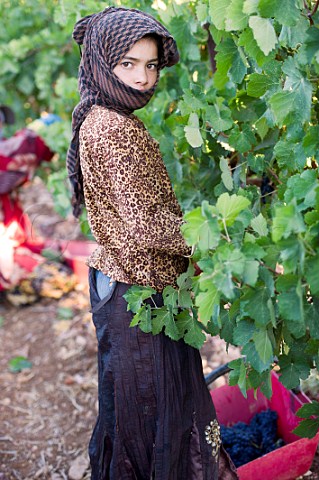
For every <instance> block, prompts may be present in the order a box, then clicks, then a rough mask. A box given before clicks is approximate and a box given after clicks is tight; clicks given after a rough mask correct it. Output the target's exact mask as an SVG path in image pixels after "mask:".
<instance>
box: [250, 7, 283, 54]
mask: <svg viewBox="0 0 319 480" xmlns="http://www.w3.org/2000/svg"><path fill="white" fill-rule="evenodd" d="M249 26H250V28H251V29H252V31H253V34H254V38H255V40H256V42H257V45H258V47H259V48H260V50H261V51H262V52H263V53H264V54H265V55H268V54H269V53H270V52H271V51H272V50H273V49H274V48H275V46H276V43H277V36H276V32H275V29H274V27H273V25H272V23H271V21H270V20H269V19H268V18H261V17H258V16H257V15H253V16H251V17H250V18H249Z"/></svg>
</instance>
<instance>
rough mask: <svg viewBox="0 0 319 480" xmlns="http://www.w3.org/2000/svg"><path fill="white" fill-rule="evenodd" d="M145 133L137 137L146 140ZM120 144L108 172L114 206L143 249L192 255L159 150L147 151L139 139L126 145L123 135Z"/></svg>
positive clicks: (111, 154)
mask: <svg viewBox="0 0 319 480" xmlns="http://www.w3.org/2000/svg"><path fill="white" fill-rule="evenodd" d="M137 129H138V128H137ZM129 133H130V137H131V136H132V133H133V134H134V132H132V131H130V132H129ZM145 135H148V134H147V133H146V132H137V134H136V137H135V138H137V140H138V139H139V140H143V136H144V138H145ZM150 141H151V142H152V141H153V140H150V139H148V142H150ZM114 143H115V142H114V138H113V142H112V144H113V145H114ZM116 143H117V145H119V148H116V147H114V148H113V149H112V151H111V152H110V155H109V158H110V164H109V169H108V175H109V178H110V181H111V186H112V194H113V201H114V203H113V205H114V206H115V208H116V209H117V211H118V215H119V216H120V218H121V219H122V221H123V222H124V224H125V226H126V229H127V230H128V231H129V232H130V235H131V236H132V237H133V238H134V239H135V241H136V242H138V243H139V245H141V246H142V247H143V248H146V249H148V248H151V249H152V248H153V249H157V250H162V251H165V252H168V253H171V254H178V255H189V253H190V249H189V247H188V246H187V245H186V243H185V240H184V238H183V236H182V233H181V231H180V226H181V224H182V213H181V210H180V207H179V205H178V203H177V199H176V197H175V194H174V192H173V189H172V186H171V183H170V180H169V177H168V174H167V171H166V168H165V166H164V163H163V160H162V158H161V156H160V154H159V152H158V154H157V155H156V152H155V154H154V152H152V151H151V152H148V151H143V148H142V145H143V142H142V144H140V142H139V141H135V142H133V141H132V142H126V143H125V145H123V142H121V137H119V138H118V139H117V140H116Z"/></svg>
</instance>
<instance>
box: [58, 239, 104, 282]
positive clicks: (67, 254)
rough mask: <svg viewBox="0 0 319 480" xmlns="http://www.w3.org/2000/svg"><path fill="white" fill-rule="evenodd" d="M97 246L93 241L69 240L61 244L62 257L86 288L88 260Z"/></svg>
mask: <svg viewBox="0 0 319 480" xmlns="http://www.w3.org/2000/svg"><path fill="white" fill-rule="evenodd" d="M96 247H97V245H96V243H95V242H93V241H91V242H90V241H81V240H68V241H63V242H60V248H61V255H62V256H63V257H64V258H65V260H66V263H67V264H68V265H69V266H70V267H71V268H72V270H73V271H74V273H75V275H76V276H77V279H78V281H79V282H80V283H82V284H83V285H84V286H85V287H87V286H88V266H87V265H86V260H87V258H88V257H89V256H90V255H91V253H93V251H94V250H95V249H96Z"/></svg>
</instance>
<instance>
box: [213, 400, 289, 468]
mask: <svg viewBox="0 0 319 480" xmlns="http://www.w3.org/2000/svg"><path fill="white" fill-rule="evenodd" d="M220 432H221V437H222V441H223V445H224V447H225V449H226V450H227V452H228V453H229V455H230V457H231V459H232V460H233V462H234V464H235V465H236V467H240V466H241V465H244V464H245V463H248V462H251V461H252V460H255V458H258V457H261V456H262V455H265V454H266V453H269V452H272V451H273V450H276V448H279V447H282V446H283V445H284V441H283V440H282V439H281V438H278V437H277V412H275V411H273V410H270V409H268V410H264V411H262V412H260V413H257V414H256V415H255V416H254V417H253V418H252V419H251V422H250V423H249V424H247V423H244V422H238V423H236V424H235V425H232V426H231V427H225V426H224V425H221V428H220Z"/></svg>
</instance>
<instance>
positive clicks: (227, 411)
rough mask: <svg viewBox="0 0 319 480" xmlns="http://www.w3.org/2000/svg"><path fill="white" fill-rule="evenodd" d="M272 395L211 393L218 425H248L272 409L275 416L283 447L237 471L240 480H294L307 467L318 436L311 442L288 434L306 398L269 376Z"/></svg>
mask: <svg viewBox="0 0 319 480" xmlns="http://www.w3.org/2000/svg"><path fill="white" fill-rule="evenodd" d="M272 389H273V395H272V397H271V398H270V399H267V398H266V397H265V396H264V395H263V394H262V393H261V392H259V391H258V394H257V398H256V399H255V398H254V392H253V390H249V391H248V392H247V399H246V398H244V397H243V395H242V393H241V392H240V390H239V388H238V386H233V387H230V386H227V385H226V386H224V387H219V388H216V390H212V392H211V396H212V399H213V401H214V404H215V408H216V413H217V418H218V420H219V422H220V423H221V424H222V425H225V426H230V425H233V424H234V423H237V422H245V423H249V422H250V420H251V419H252V417H253V416H254V415H255V414H256V413H258V412H261V411H262V410H267V409H268V408H270V409H271V410H275V411H276V412H277V414H278V436H279V437H281V438H282V439H283V440H284V441H285V443H286V445H285V446H283V447H281V448H278V449H277V450H274V451H273V452H270V453H267V455H264V456H262V457H260V458H257V459H256V460H253V461H252V462H249V463H246V464H245V465H242V466H241V467H239V468H238V475H239V478H240V480H295V479H296V478H297V477H298V476H300V475H303V474H304V473H306V472H307V471H308V470H309V468H310V467H311V464H312V461H313V457H314V455H315V452H316V448H317V445H318V441H319V433H318V434H317V435H316V437H314V438H312V439H307V438H300V437H298V436H297V435H294V434H293V433H291V431H292V430H293V429H294V428H295V427H296V426H297V425H298V423H299V422H300V419H299V418H298V417H296V415H295V413H296V411H297V410H298V409H299V408H300V407H301V406H302V405H303V404H304V403H309V402H310V400H309V398H308V397H307V396H306V395H304V394H299V395H298V396H297V395H295V394H294V393H293V392H291V391H290V390H287V389H286V388H285V387H284V386H283V385H282V384H281V383H280V381H279V380H278V376H277V374H275V373H273V374H272Z"/></svg>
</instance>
